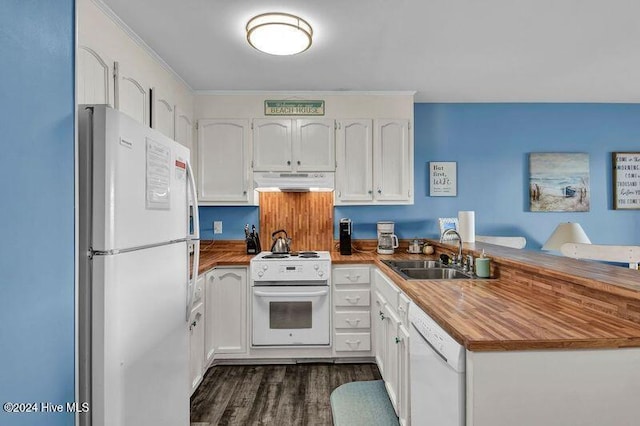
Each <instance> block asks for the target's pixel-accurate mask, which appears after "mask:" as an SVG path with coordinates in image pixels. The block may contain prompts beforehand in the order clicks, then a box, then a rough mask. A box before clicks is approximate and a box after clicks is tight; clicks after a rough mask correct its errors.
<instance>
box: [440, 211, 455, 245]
mask: <svg viewBox="0 0 640 426" xmlns="http://www.w3.org/2000/svg"><path fill="white" fill-rule="evenodd" d="M438 223H439V225H440V240H441V241H449V240H457V239H458V237H457V236H456V234H453V233H450V234H447V235H445V236H444V238H442V234H444V231H446V230H447V229H455V230H456V231H457V230H458V218H457V217H440V218H438Z"/></svg>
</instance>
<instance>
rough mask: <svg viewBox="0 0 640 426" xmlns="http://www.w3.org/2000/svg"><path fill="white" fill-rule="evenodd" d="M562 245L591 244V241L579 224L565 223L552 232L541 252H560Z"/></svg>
mask: <svg viewBox="0 0 640 426" xmlns="http://www.w3.org/2000/svg"><path fill="white" fill-rule="evenodd" d="M564 243H583V244H591V240H590V239H589V237H587V234H585V232H584V229H582V226H580V224H579V223H574V222H567V223H561V224H560V225H558V226H557V227H556V229H555V231H553V234H551V236H550V237H549V239H547V242H546V243H544V245H543V246H542V250H556V251H560V247H561V246H562V245H563V244H564Z"/></svg>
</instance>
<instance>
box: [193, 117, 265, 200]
mask: <svg viewBox="0 0 640 426" xmlns="http://www.w3.org/2000/svg"><path fill="white" fill-rule="evenodd" d="M249 143H250V137H249V121H248V120H237V119H230V120H223V119H202V120H198V197H199V201H200V202H201V203H203V204H208V205H215V204H222V205H224V204H248V203H250V202H252V199H253V185H252V180H251V179H250V177H251V176H250V170H251V168H250V155H251V151H250V147H249Z"/></svg>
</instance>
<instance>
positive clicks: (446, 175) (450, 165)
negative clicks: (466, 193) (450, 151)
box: [429, 161, 458, 197]
mask: <svg viewBox="0 0 640 426" xmlns="http://www.w3.org/2000/svg"><path fill="white" fill-rule="evenodd" d="M456 165H457V163H456V162H455V161H431V162H429V196H431V197H455V196H457V195H458V184H457V176H456V173H457V167H456Z"/></svg>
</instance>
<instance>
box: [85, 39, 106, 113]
mask: <svg viewBox="0 0 640 426" xmlns="http://www.w3.org/2000/svg"><path fill="white" fill-rule="evenodd" d="M77 55H78V56H77V61H78V77H77V84H78V87H77V93H78V104H79V105H81V104H106V105H110V106H113V83H114V81H113V61H112V60H110V59H108V58H106V57H105V56H104V55H101V54H98V53H97V52H96V51H95V50H93V49H91V48H89V47H87V46H78V52H77Z"/></svg>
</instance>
